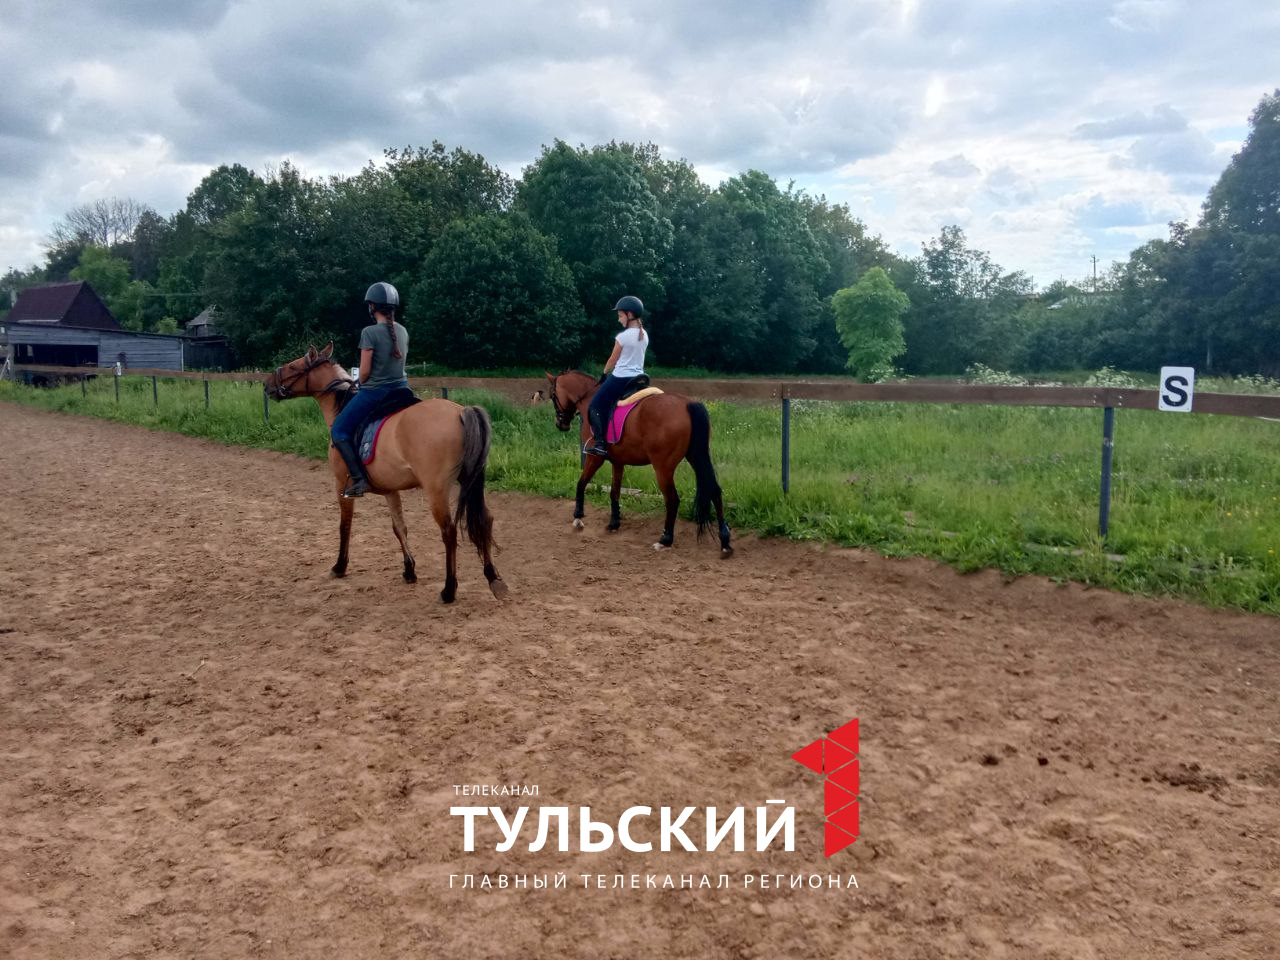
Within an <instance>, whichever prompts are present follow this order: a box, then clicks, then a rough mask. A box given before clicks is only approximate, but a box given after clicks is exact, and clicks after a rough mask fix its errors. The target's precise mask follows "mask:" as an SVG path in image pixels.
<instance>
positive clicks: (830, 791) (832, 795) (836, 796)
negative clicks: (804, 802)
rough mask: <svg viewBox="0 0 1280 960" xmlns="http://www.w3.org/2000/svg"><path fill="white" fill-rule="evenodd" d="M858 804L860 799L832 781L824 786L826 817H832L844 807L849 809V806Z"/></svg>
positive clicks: (823, 795) (823, 798) (823, 807)
mask: <svg viewBox="0 0 1280 960" xmlns="http://www.w3.org/2000/svg"><path fill="white" fill-rule="evenodd" d="M857 802H858V798H857V797H856V796H854V795H853V794H852V793H850V792H849V791H848V790H844V789H842V788H841V787H839V786H837V785H836V784H834V783H832V782H831V781H830V780H828V781H827V782H826V783H824V784H823V785H822V812H823V814H824V815H826V816H831V814H833V813H835V812H836V811H837V810H839V809H841V808H842V807H847V806H848V805H849V804H851V803H857Z"/></svg>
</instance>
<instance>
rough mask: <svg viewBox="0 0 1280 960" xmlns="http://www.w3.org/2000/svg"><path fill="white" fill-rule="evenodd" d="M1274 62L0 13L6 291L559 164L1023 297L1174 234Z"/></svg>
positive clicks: (1044, 15)
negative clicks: (756, 208)
mask: <svg viewBox="0 0 1280 960" xmlns="http://www.w3.org/2000/svg"><path fill="white" fill-rule="evenodd" d="M1278 50H1280V3H1277V2H1275V0H1215V2H1212V3H1210V2H1208V0H1201V2H1192V0H1069V2H1067V0H843V2H838V0H829V2H822V0H785V2H784V0H736V2H730V0H701V2H681V0H643V2H641V0H626V2H612V3H607V2H600V3H592V2H576V0H563V2H558V0H483V2H472V3H465V4H463V3H446V2H420V0H364V2H361V3H351V2H347V0H255V2H240V0H0V270H3V269H5V268H7V267H9V266H16V267H25V266H27V265H29V264H31V263H35V262H38V261H39V260H40V259H41V242H42V241H43V239H44V238H45V237H46V236H47V235H48V232H49V229H50V227H51V226H52V224H53V223H54V221H56V220H57V219H58V218H59V217H60V216H61V215H62V214H63V213H64V212H65V211H66V210H68V209H70V208H71V207H73V206H75V205H77V204H80V203H84V202H86V201H91V200H95V199H98V198H102V197H109V196H113V195H115V196H132V197H134V198H135V199H137V200H141V201H143V202H145V203H148V204H150V205H151V206H153V207H155V208H156V210H158V211H159V212H160V213H162V214H165V215H168V214H170V213H172V212H174V211H175V210H177V209H179V208H181V207H182V206H183V204H184V202H185V197H186V195H187V193H188V192H189V191H190V190H191V189H192V187H194V186H195V185H196V183H198V182H199V180H200V179H201V177H203V176H204V175H205V174H206V173H207V172H208V171H209V170H210V169H211V168H212V167H215V166H217V165H218V164H221V163H236V162H238V163H242V164H244V165H246V166H249V167H252V168H254V169H257V170H259V171H261V170H262V169H263V168H264V167H265V166H266V165H268V164H278V163H279V161H280V160H282V159H284V158H289V159H291V160H292V161H293V162H294V163H295V164H296V165H297V166H299V167H300V168H301V169H302V170H303V172H304V173H306V174H308V175H312V176H318V175H322V174H330V173H348V174H349V173H354V172H356V171H357V170H359V168H360V167H361V166H363V165H364V164H365V163H366V162H367V161H368V160H370V159H373V158H378V157H380V156H381V153H382V148H383V147H386V146H404V145H409V144H411V145H415V146H416V145H420V144H421V145H425V144H429V143H430V142H431V141H432V140H433V139H435V140H440V141H442V142H444V143H445V144H446V145H448V146H451V147H452V146H462V147H465V148H467V149H470V150H475V151H478V152H480V153H483V154H484V155H485V156H486V157H487V158H488V159H489V160H490V161H492V162H494V163H496V164H498V165H499V166H501V167H503V168H504V169H506V170H507V171H508V172H510V173H512V174H513V175H519V172H520V169H521V168H522V167H523V166H525V165H527V164H528V163H530V162H531V161H532V160H533V159H535V158H536V157H537V155H538V153H539V150H540V147H541V145H542V144H544V143H550V142H551V141H552V140H553V139H555V138H557V137H558V138H561V139H564V140H567V141H569V142H570V143H573V144H578V143H585V144H588V145H590V144H595V143H601V142H604V141H607V140H610V139H627V140H634V141H653V142H654V143H656V144H658V145H659V146H660V147H661V148H662V150H663V152H664V153H665V154H667V155H668V156H671V157H673V158H675V157H683V158H685V159H688V160H689V161H690V162H691V163H693V164H694V166H695V167H696V168H697V169H698V171H699V173H700V174H701V175H702V176H703V178H704V179H705V180H706V181H707V182H708V183H710V184H712V185H714V184H716V183H718V182H720V180H721V179H723V178H724V177H726V176H730V175H733V174H735V173H738V172H741V171H743V170H746V169H749V168H757V169H760V170H764V171H765V172H767V173H769V174H771V175H772V176H774V177H775V178H777V179H778V180H779V181H781V182H782V183H784V184H785V183H786V182H787V181H788V180H795V182H796V184H797V185H798V186H801V187H804V188H806V189H808V190H809V191H811V192H813V193H822V194H825V195H826V196H827V198H828V199H830V200H832V201H836V202H842V203H848V204H849V206H850V207H851V208H852V210H853V212H854V213H855V214H856V215H857V216H858V217H860V218H861V219H863V220H864V221H865V222H866V224H867V225H868V227H869V228H870V229H871V230H872V231H873V232H875V233H878V234H880V235H881V236H882V237H883V238H884V239H885V241H886V242H887V243H888V244H889V245H890V246H891V247H892V248H893V249H895V250H897V251H898V252H900V253H902V254H905V255H909V256H914V255H915V254H918V253H919V251H920V244H921V243H922V242H923V241H925V240H927V239H929V238H931V237H934V236H936V235H937V234H938V233H939V231H940V230H941V228H942V227H943V226H944V225H946V224H959V225H960V226H962V227H963V228H964V229H965V231H966V233H967V235H968V236H969V238H970V241H971V243H972V244H973V245H975V246H978V247H980V248H982V249H985V250H988V251H989V252H990V253H991V255H992V256H993V258H994V259H995V260H996V262H997V263H999V264H1001V265H1002V266H1004V267H1005V268H1006V269H1009V270H1014V269H1020V270H1025V271H1027V272H1028V273H1030V274H1032V276H1033V277H1034V278H1035V279H1036V281H1037V283H1039V284H1041V285H1044V284H1046V283H1048V282H1050V281H1052V280H1053V279H1054V278H1056V277H1058V276H1065V277H1067V278H1069V279H1076V278H1081V277H1084V276H1086V275H1087V274H1088V273H1089V271H1090V269H1091V268H1090V260H1089V258H1090V256H1091V255H1095V254H1096V255H1097V257H1098V258H1099V261H1100V264H1099V270H1100V271H1101V270H1102V269H1105V267H1106V265H1107V264H1108V263H1109V262H1110V261H1112V260H1114V259H1122V258H1123V257H1125V256H1126V255H1127V254H1128V252H1129V251H1130V250H1132V249H1133V248H1134V247H1135V246H1137V245H1138V244H1139V243H1141V242H1143V241H1144V240H1146V239H1149V238H1151V237H1153V236H1163V235H1165V232H1166V230H1165V224H1166V223H1167V221H1169V220H1172V219H1182V218H1188V217H1194V216H1195V215H1196V214H1197V211H1198V208H1199V205H1200V203H1201V201H1202V200H1203V199H1204V196H1205V193H1206V191H1207V190H1208V188H1209V187H1210V186H1211V185H1212V183H1213V182H1214V180H1215V179H1216V178H1217V176H1218V174H1220V173H1221V171H1222V169H1223V167H1224V166H1225V165H1226V163H1227V161H1228V160H1229V159H1230V158H1231V155H1232V154H1233V153H1234V152H1235V151H1236V150H1237V149H1239V146H1240V143H1241V141H1242V140H1243V138H1244V136H1245V134H1246V132H1247V123H1246V120H1247V117H1248V114H1249V113H1250V111H1251V110H1252V109H1253V107H1254V106H1255V104H1256V103H1257V102H1258V100H1259V99H1260V98H1261V97H1262V96H1263V94H1265V93H1267V92H1269V91H1270V90H1272V89H1274V88H1275V87H1276V86H1277V85H1280V71H1276V70H1275V66H1276V65H1277V64H1278V63H1280V53H1277V51H1278ZM1268 63H1270V64H1272V67H1271V68H1267V66H1266V64H1268Z"/></svg>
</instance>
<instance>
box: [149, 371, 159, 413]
mask: <svg viewBox="0 0 1280 960" xmlns="http://www.w3.org/2000/svg"><path fill="white" fill-rule="evenodd" d="M151 402H152V403H154V404H155V405H156V406H157V407H158V406H160V384H159V382H158V381H157V380H156V378H155V377H152V378H151Z"/></svg>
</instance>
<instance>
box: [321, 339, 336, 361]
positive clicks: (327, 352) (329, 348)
mask: <svg viewBox="0 0 1280 960" xmlns="http://www.w3.org/2000/svg"><path fill="white" fill-rule="evenodd" d="M320 355H321V356H322V357H332V356H333V341H332V340H330V341H329V342H328V343H327V344H326V345H325V348H324V349H323V350H321V351H320Z"/></svg>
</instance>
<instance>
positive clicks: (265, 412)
mask: <svg viewBox="0 0 1280 960" xmlns="http://www.w3.org/2000/svg"><path fill="white" fill-rule="evenodd" d="M269 403H270V398H269V397H268V396H267V391H265V390H263V391H262V422H263V423H270V422H271V407H270V406H269V405H268V404H269Z"/></svg>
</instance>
